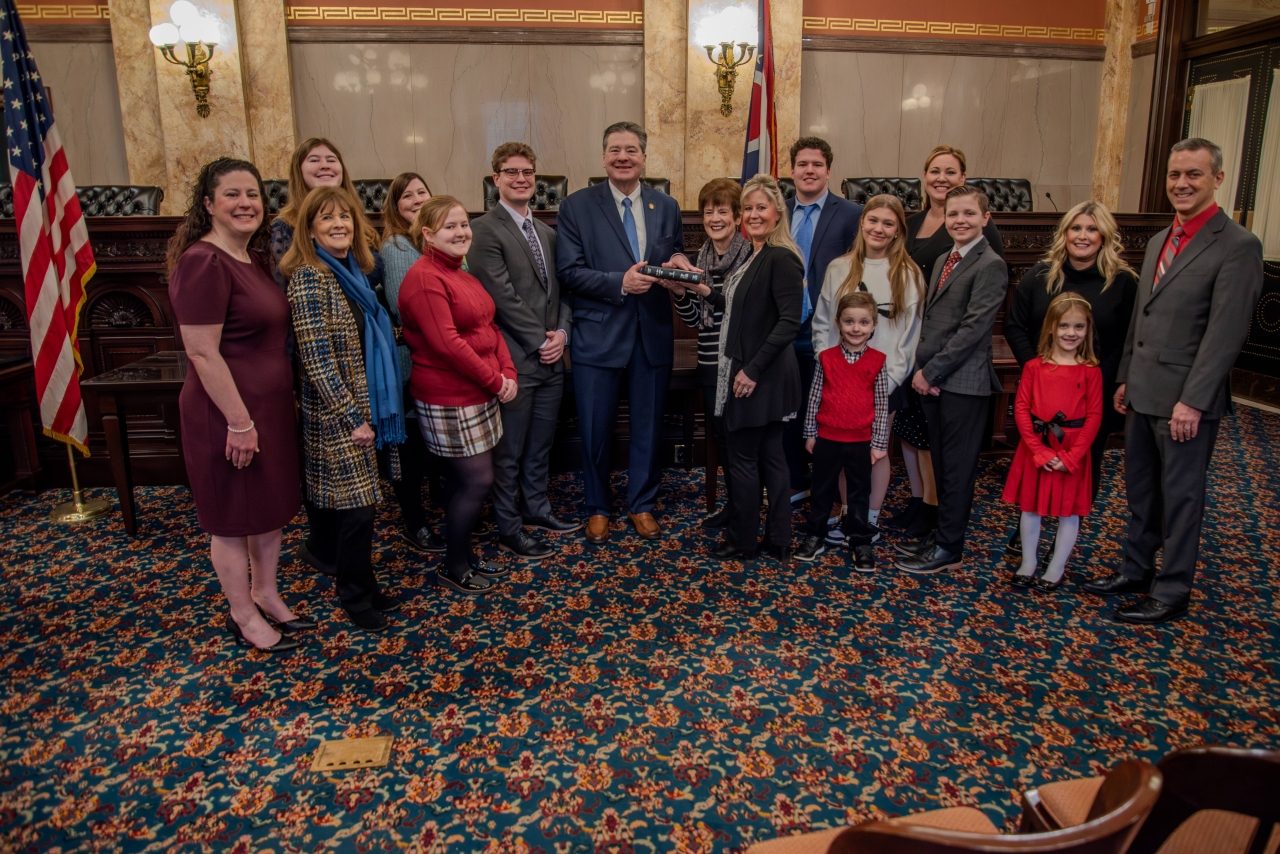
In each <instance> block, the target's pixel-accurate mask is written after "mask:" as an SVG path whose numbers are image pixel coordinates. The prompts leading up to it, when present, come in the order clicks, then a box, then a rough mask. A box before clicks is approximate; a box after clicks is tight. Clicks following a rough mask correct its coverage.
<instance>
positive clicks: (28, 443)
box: [0, 356, 41, 493]
mask: <svg viewBox="0 0 1280 854" xmlns="http://www.w3.org/2000/svg"><path fill="white" fill-rule="evenodd" d="M35 376H36V375H35V370H34V368H33V367H32V365H31V360H30V359H28V358H27V357H25V356H11V357H8V358H4V359H0V407H3V409H4V414H5V424H6V425H7V426H8V429H9V446H10V447H11V448H12V450H13V477H11V478H9V479H8V480H6V481H4V482H0V493H4V492H8V491H9V490H11V489H13V488H15V487H18V486H21V487H23V488H24V489H32V490H33V489H36V488H37V487H38V485H39V483H38V481H39V478H40V474H41V468H40V452H39V450H38V449H37V448H36V431H35V423H34V421H33V420H32V411H31V410H32V408H33V407H35V405H36V396H35V382H36V380H35ZM37 417H38V416H37Z"/></svg>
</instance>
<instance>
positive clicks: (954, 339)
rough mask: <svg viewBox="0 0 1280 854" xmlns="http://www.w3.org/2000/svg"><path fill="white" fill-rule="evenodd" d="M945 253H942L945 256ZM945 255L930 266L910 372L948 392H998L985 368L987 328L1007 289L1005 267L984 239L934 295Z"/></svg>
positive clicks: (996, 383) (988, 366)
mask: <svg viewBox="0 0 1280 854" xmlns="http://www.w3.org/2000/svg"><path fill="white" fill-rule="evenodd" d="M950 254H951V250H950V249H948V250H947V252H946V255H950ZM945 266H946V256H945V255H943V256H940V257H939V258H938V261H937V263H936V264H934V265H933V275H932V276H931V277H930V281H929V289H928V290H927V291H926V297H925V308H924V323H923V324H922V326H921V330H920V343H919V345H917V347H916V369H917V370H921V371H924V377H925V379H927V380H928V381H929V383H930V384H931V385H935V386H938V387H939V388H941V389H942V390H943V391H949V392H952V393H954V394H975V395H984V396H985V395H989V394H991V393H992V392H996V391H1000V389H1001V386H1000V380H999V379H998V378H997V377H996V369H995V367H994V366H993V365H992V364H991V329H992V327H993V326H995V322H996V312H998V311H999V310H1000V306H1002V305H1004V298H1005V294H1006V293H1007V292H1008V290H1009V268H1008V267H1007V266H1006V265H1005V262H1004V259H1003V258H1001V257H1000V256H999V255H997V254H996V252H995V250H994V249H992V248H991V244H990V243H988V242H987V239H986V238H985V237H980V238H978V242H977V245H975V246H974V247H973V248H972V249H970V250H969V251H968V252H967V253H965V256H964V258H962V259H961V260H960V263H959V264H957V265H956V268H955V269H954V270H952V271H951V276H950V277H949V278H948V279H947V285H946V287H945V288H943V289H942V293H941V294H939V293H938V278H939V277H940V276H941V275H942V268H943V267H945Z"/></svg>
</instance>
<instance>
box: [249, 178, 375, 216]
mask: <svg viewBox="0 0 1280 854" xmlns="http://www.w3.org/2000/svg"><path fill="white" fill-rule="evenodd" d="M351 183H353V184H355V185H356V194H357V195H358V196H360V204H362V205H364V212H365V213H368V214H376V213H382V204H383V203H384V202H385V201H386V200H387V191H388V190H390V189H391V179H390V178H366V179H364V180H360V181H352V182H351ZM262 188H263V189H264V190H266V193H267V214H268V215H270V216H275V215H276V214H278V213H280V209H281V208H282V207H284V206H285V205H286V204H288V202H289V182H288V181H285V180H282V179H280V178H271V179H270V180H267V179H264V180H263V182H262Z"/></svg>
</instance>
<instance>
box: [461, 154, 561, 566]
mask: <svg viewBox="0 0 1280 854" xmlns="http://www.w3.org/2000/svg"><path fill="white" fill-rule="evenodd" d="M492 166H493V183H494V184H495V185H497V188H498V204H496V205H494V207H493V210H491V211H489V212H488V213H487V214H485V215H484V216H482V217H479V218H477V219H476V220H475V221H474V222H473V223H472V224H471V231H472V234H473V235H474V238H473V241H472V244H471V251H470V252H469V253H467V261H468V266H469V267H470V269H471V272H472V273H473V274H474V275H475V277H476V278H478V279H479V280H480V282H481V283H482V284H483V285H484V287H485V290H487V291H488V292H489V295H490V296H491V297H493V302H494V305H495V306H496V307H497V314H496V315H495V319H496V320H497V322H498V326H499V327H500V328H501V329H502V335H503V337H504V338H506V339H507V349H509V350H510V351H511V360H512V361H513V362H515V365H516V373H517V374H519V386H520V391H519V393H518V394H517V395H516V397H515V399H514V400H512V401H511V402H510V403H505V404H503V405H502V440H501V441H500V442H499V443H498V447H497V448H495V449H494V454H493V507H494V511H495V512H496V514H497V516H498V544H499V547H500V548H501V549H502V550H503V551H507V552H511V553H512V554H514V555H516V556H517V557H520V558H525V559H529V560H537V559H539V558H544V557H546V556H547V555H549V554H551V553H552V551H553V550H552V548H551V547H550V546H549V545H547V544H546V543H545V542H543V541H542V540H541V539H539V538H538V537H537V536H535V535H531V534H530V533H528V532H527V531H526V530H525V526H526V525H527V526H529V527H531V528H540V529H542V530H544V531H552V532H557V533H558V532H563V531H576V530H578V529H579V528H581V527H582V525H581V523H574V522H566V521H564V520H561V519H558V518H556V516H555V514H554V513H552V511H551V503H550V501H548V500H547V472H548V469H549V467H550V457H551V443H552V441H553V440H554V439H555V434H556V417H557V416H558V415H559V412H560V398H561V397H562V396H563V394H564V353H565V347H566V346H567V345H568V343H569V328H570V324H571V312H570V310H569V303H568V301H567V300H563V299H561V297H560V283H559V281H557V279H556V263H555V259H556V233H555V231H554V230H553V229H552V228H551V227H550V226H547V225H545V224H543V223H541V222H538V221H537V220H536V219H534V218H533V211H531V210H530V209H529V201H530V199H532V198H533V194H534V190H535V189H536V184H537V179H536V178H535V176H534V170H535V168H536V166H537V155H535V154H534V152H533V149H532V148H530V147H529V146H527V145H525V144H524V143H522V142H505V143H503V144H502V145H500V146H498V147H497V149H496V150H495V151H494V152H493V162H492ZM517 496H518V497H517Z"/></svg>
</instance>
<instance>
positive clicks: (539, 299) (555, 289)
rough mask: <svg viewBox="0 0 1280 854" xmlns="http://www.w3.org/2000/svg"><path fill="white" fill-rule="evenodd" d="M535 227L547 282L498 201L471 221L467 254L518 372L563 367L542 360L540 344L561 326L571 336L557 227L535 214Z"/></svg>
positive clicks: (525, 373)
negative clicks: (562, 291) (558, 276)
mask: <svg viewBox="0 0 1280 854" xmlns="http://www.w3.org/2000/svg"><path fill="white" fill-rule="evenodd" d="M533 229H534V232H535V233H536V234H537V235H538V242H539V243H540V244H541V245H542V257H543V261H544V263H545V265H546V268H547V284H546V286H545V287H544V286H543V284H542V280H541V279H540V278H539V277H538V268H537V266H536V261H535V260H534V256H533V249H532V248H530V246H529V241H528V240H526V239H525V236H524V233H523V232H522V231H521V230H520V229H519V228H517V227H516V224H515V221H514V220H513V219H512V218H511V214H509V213H507V209H506V208H504V207H503V206H502V205H500V204H499V205H494V207H493V210H491V211H489V212H488V213H487V214H485V215H484V216H482V217H478V218H477V219H475V220H473V221H472V223H471V231H472V233H473V234H474V239H473V242H472V244H471V251H470V252H468V253H467V266H468V267H469V268H470V270H471V274H472V275H474V276H475V277H476V278H477V279H479V280H480V283H481V284H482V285H484V289H485V290H486V291H488V292H489V296H491V297H493V302H494V305H495V306H497V314H496V315H495V318H494V319H495V320H497V322H498V327H499V328H500V329H501V330H502V335H503V337H505V338H506V339H507V349H508V350H510V351H511V360H512V361H513V362H515V366H516V373H518V374H521V375H523V376H535V375H543V376H545V375H549V374H551V373H552V372H559V371H563V370H564V360H563V359H561V360H560V361H559V362H556V363H555V364H554V365H544V364H543V363H542V361H541V360H540V359H539V358H538V348H539V347H541V346H542V344H543V342H545V341H546V340H547V333H548V332H551V331H552V330H555V329H563V330H564V331H565V334H566V335H571V334H572V330H571V328H570V327H571V325H572V323H573V313H572V311H571V310H570V306H569V301H568V300H567V299H561V296H560V282H559V280H558V279H556V233H555V230H554V229H552V228H551V227H550V226H548V225H546V224H544V223H542V222H539V221H538V220H536V219H535V220H534V221H533ZM566 352H568V350H567V348H566Z"/></svg>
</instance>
